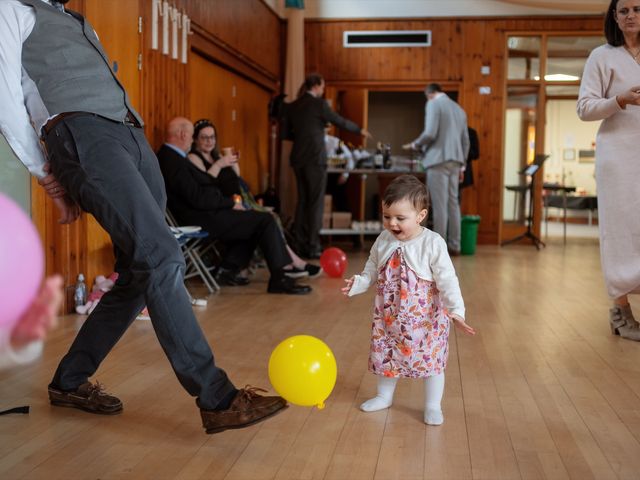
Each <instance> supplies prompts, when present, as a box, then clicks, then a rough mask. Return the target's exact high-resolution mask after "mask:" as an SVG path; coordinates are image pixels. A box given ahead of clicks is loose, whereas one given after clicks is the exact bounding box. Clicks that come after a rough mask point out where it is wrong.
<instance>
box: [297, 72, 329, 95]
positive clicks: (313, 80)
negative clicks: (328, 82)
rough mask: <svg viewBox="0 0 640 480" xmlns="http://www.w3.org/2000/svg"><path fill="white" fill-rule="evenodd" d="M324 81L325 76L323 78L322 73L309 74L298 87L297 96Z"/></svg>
mask: <svg viewBox="0 0 640 480" xmlns="http://www.w3.org/2000/svg"><path fill="white" fill-rule="evenodd" d="M322 82H324V78H322V75H320V74H319V73H312V74H310V75H307V78H305V79H304V83H303V84H302V85H300V88H299V89H298V96H297V97H296V98H300V97H301V96H303V95H304V94H305V93H306V92H308V91H309V90H311V89H312V88H313V87H315V86H316V85H322Z"/></svg>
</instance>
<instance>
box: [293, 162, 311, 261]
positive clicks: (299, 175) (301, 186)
mask: <svg viewBox="0 0 640 480" xmlns="http://www.w3.org/2000/svg"><path fill="white" fill-rule="evenodd" d="M293 172H294V173H295V176H296V187H297V190H298V203H297V204H296V213H295V217H294V219H293V238H294V240H295V242H296V248H297V249H298V250H299V251H300V252H302V254H303V256H305V255H306V254H307V253H308V251H309V222H308V220H307V211H308V206H307V205H308V203H309V191H308V190H307V187H306V182H305V180H304V179H305V175H304V167H293Z"/></svg>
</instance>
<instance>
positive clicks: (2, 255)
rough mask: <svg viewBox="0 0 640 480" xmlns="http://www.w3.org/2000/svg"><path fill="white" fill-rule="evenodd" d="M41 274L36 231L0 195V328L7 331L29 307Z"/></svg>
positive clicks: (17, 209)
mask: <svg viewBox="0 0 640 480" xmlns="http://www.w3.org/2000/svg"><path fill="white" fill-rule="evenodd" d="M43 273H44V252H43V250H42V243H41V242H40V235H39V234H38V231H37V230H36V228H35V227H34V225H33V223H31V219H30V218H29V217H28V216H27V215H26V214H25V213H24V211H22V209H21V208H20V207H19V206H18V205H16V203H15V202H14V201H13V200H11V199H10V198H9V197H7V196H6V195H3V194H2V193H0V329H3V330H5V329H6V330H10V329H11V328H12V327H13V326H14V325H15V323H16V322H17V321H18V319H19V318H20V316H21V315H22V314H23V313H24V312H25V311H27V309H28V308H29V307H30V306H31V302H33V299H34V298H35V296H36V293H37V292H38V289H39V288H40V284H41V283H42V277H43Z"/></svg>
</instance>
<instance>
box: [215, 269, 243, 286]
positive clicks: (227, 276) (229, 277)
mask: <svg viewBox="0 0 640 480" xmlns="http://www.w3.org/2000/svg"><path fill="white" fill-rule="evenodd" d="M215 278H216V282H218V283H219V284H220V285H226V286H228V287H243V286H245V285H249V279H248V278H245V277H241V276H240V274H238V272H236V271H234V270H228V269H226V268H222V267H220V268H218V271H217V272H216V275H215Z"/></svg>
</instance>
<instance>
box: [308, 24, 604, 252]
mask: <svg viewBox="0 0 640 480" xmlns="http://www.w3.org/2000/svg"><path fill="white" fill-rule="evenodd" d="M602 26H603V20H602V18H601V17H591V16H587V17H554V18H538V17H531V18H483V19H450V18H442V19H424V20H411V21H407V20H376V21H348V20H344V21H339V20H338V21H321V20H308V21H307V22H306V23H305V38H306V51H305V55H306V59H307V64H306V69H307V72H320V73H321V74H322V75H324V77H325V79H326V81H327V83H328V84H329V85H331V86H332V87H335V88H349V87H354V88H370V89H379V90H389V91H393V90H406V89H413V90H416V91H419V90H422V89H423V88H424V86H425V85H426V84H427V83H430V82H440V83H443V84H446V85H447V87H448V88H451V87H453V88H457V90H458V92H459V102H460V104H461V105H462V107H463V108H464V109H465V111H466V112H467V116H468V120H469V125H470V126H472V127H474V128H475V129H476V130H477V131H478V135H479V139H480V150H481V158H480V159H479V160H478V161H477V162H475V163H474V176H475V183H476V185H475V186H474V187H472V188H467V189H465V191H464V195H463V205H462V210H463V213H473V214H479V215H481V217H482V221H481V222H480V232H479V241H480V242H482V243H493V244H495V243H499V241H500V239H501V228H502V227H501V226H502V209H501V203H502V195H503V185H502V150H503V131H504V106H505V65H506V36H507V34H508V33H516V32H543V31H547V32H559V33H563V32H568V31H575V32H584V31H590V32H601V31H602ZM346 30H431V32H432V46H431V47H429V48H343V47H342V32H343V31H346ZM482 65H488V66H489V67H490V68H491V74H490V75H487V76H485V75H482V74H481V72H480V67H481V66H482ZM480 86H488V87H490V88H491V95H479V93H478V90H479V87H480ZM372 133H373V134H374V135H376V133H377V134H378V136H383V133H384V132H372ZM407 140H411V139H407Z"/></svg>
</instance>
